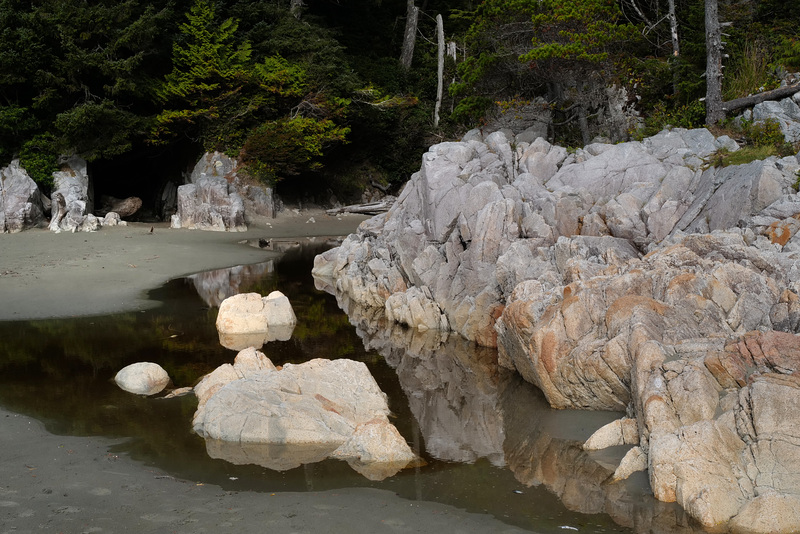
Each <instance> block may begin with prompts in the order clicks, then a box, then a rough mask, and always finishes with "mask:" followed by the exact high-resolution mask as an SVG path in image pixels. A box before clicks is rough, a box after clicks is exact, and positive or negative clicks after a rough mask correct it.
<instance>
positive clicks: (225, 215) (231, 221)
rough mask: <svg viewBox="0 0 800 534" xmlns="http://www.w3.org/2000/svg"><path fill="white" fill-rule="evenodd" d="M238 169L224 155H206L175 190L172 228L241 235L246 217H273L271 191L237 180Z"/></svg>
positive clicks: (234, 161) (247, 181)
mask: <svg viewBox="0 0 800 534" xmlns="http://www.w3.org/2000/svg"><path fill="white" fill-rule="evenodd" d="M237 167H238V163H237V161H236V160H235V159H233V158H230V157H228V156H226V155H225V154H222V153H220V152H206V153H205V154H204V155H203V156H202V157H201V158H200V160H199V161H198V162H197V164H196V165H195V167H194V169H193V170H192V172H191V174H190V176H189V184H186V185H182V186H180V187H179V188H178V191H177V213H176V214H175V215H174V216H173V217H172V226H173V228H199V229H204V230H217V231H222V230H223V229H225V230H229V231H244V230H246V229H247V227H246V219H247V218H248V217H253V216H261V217H274V216H275V199H274V197H273V193H272V189H271V188H269V187H264V186H262V185H259V184H255V183H252V181H251V180H247V179H244V178H243V177H241V176H239V175H238V174H237ZM191 186H193V187H191Z"/></svg>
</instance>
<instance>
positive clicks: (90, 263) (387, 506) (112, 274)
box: [0, 211, 522, 534]
mask: <svg viewBox="0 0 800 534" xmlns="http://www.w3.org/2000/svg"><path fill="white" fill-rule="evenodd" d="M311 217H314V220H315V222H307V221H308V220H309V219H310V218H311ZM364 219H365V217H361V216H355V215H348V216H343V217H339V218H337V217H330V216H327V215H326V214H325V213H324V212H323V211H316V212H308V211H305V212H301V213H299V214H296V213H294V212H292V211H286V212H284V213H283V214H282V215H281V216H279V217H278V218H276V219H271V220H261V221H256V224H255V225H251V227H250V229H249V230H248V231H247V232H244V233H217V232H201V231H191V230H172V229H170V228H168V227H167V226H166V225H164V224H160V225H150V224H131V225H129V226H127V227H117V228H104V229H101V230H100V231H98V232H94V233H76V234H67V233H62V234H53V233H51V232H48V231H47V230H29V231H25V232H22V233H19V234H12V235H2V234H0V320H23V319H38V318H46V317H69V316H77V315H100V314H106V313H112V312H120V311H127V310H135V309H141V308H145V307H149V306H151V305H152V303H150V302H148V301H147V300H145V298H144V295H145V292H146V291H147V290H149V289H153V288H155V287H157V286H159V285H161V284H163V283H164V282H166V281H168V280H170V279H172V278H176V277H179V276H182V275H185V274H190V273H194V272H198V271H203V270H208V269H214V268H222V267H229V266H233V265H239V264H243V263H255V262H260V261H264V260H266V259H268V258H270V257H271V256H272V255H273V254H274V253H272V252H268V251H265V250H261V249H259V248H256V247H252V246H248V245H246V244H241V241H244V240H253V239H259V238H261V239H271V238H281V237H286V238H291V237H308V236H333V235H346V234H348V233H350V232H352V231H354V230H355V229H356V227H357V226H358V224H359V223H360V222H361V221H362V220H364ZM151 227H152V229H153V230H152V232H151V231H150V229H151ZM0 347H1V345H0ZM0 350H2V349H1V348H0ZM114 443H115V442H114V441H112V440H107V439H103V438H87V437H72V436H57V435H53V434H50V433H49V432H47V431H46V430H45V428H44V426H43V425H42V424H41V423H40V422H38V421H36V420H34V419H32V418H30V417H27V416H23V415H18V414H14V413H12V412H9V411H7V410H4V409H2V408H0V534H4V533H6V532H9V533H10V532H14V533H15V534H19V533H24V532H65V533H84V532H85V533H90V532H98V533H114V532H136V533H147V532H153V533H155V532H158V533H163V532H178V533H198V532H215V533H216V532H225V531H233V529H236V531H238V532H276V533H278V532H280V533H292V532H298V533H361V532H364V533H382V532H387V533H388V532H430V533H437V534H438V533H444V532H447V533H456V532H464V533H472V532H474V533H505V532H509V533H510V532H522V531H521V530H519V529H517V528H514V527H510V526H508V525H506V524H503V523H501V522H500V521H498V520H497V519H495V518H493V517H491V516H488V515H479V514H471V513H467V512H465V511H463V510H459V509H457V508H454V507H451V506H446V505H440V504H436V503H429V502H419V501H409V500H406V499H402V498H400V497H398V496H396V495H395V494H394V493H392V492H388V491H383V490H375V489H367V488H363V489H358V488H355V489H353V488H351V489H343V490H337V491H326V492H308V493H289V492H284V493H277V492H276V493H274V494H272V493H260V492H229V491H225V490H223V489H222V488H220V487H218V486H214V485H212V484H202V483H200V482H196V481H191V480H180V479H176V478H174V477H173V476H171V475H170V474H169V473H165V472H161V471H159V470H158V469H155V468H152V467H149V466H146V465H144V464H141V463H139V462H136V461H134V460H132V459H130V458H128V457H127V456H125V455H117V454H114V453H113V452H110V451H111V450H112V448H113V445H114Z"/></svg>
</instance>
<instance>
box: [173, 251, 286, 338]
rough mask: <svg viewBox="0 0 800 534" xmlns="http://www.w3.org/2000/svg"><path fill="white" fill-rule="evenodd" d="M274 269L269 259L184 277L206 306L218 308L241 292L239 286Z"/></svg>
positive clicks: (248, 283)
mask: <svg viewBox="0 0 800 534" xmlns="http://www.w3.org/2000/svg"><path fill="white" fill-rule="evenodd" d="M274 271H275V261H274V260H269V261H265V262H262V263H255V264H252V265H237V266H236V267H230V268H227V269H216V270H214V271H206V272H204V273H198V274H193V275H191V276H187V277H186V278H187V279H189V280H191V281H192V284H194V287H195V289H196V290H197V294H198V295H200V298H202V299H203V301H205V303H206V304H207V305H208V306H210V307H212V308H219V305H220V304H221V303H222V301H223V300H225V299H226V298H228V297H231V296H233V295H238V294H239V293H241V291H240V290H239V288H240V287H242V286H248V285H251V284H253V283H255V282H258V281H260V280H263V279H264V277H265V276H267V275H269V274H271V273H273V272H274ZM290 335H291V333H290ZM276 339H280V338H276ZM228 348H231V347H228Z"/></svg>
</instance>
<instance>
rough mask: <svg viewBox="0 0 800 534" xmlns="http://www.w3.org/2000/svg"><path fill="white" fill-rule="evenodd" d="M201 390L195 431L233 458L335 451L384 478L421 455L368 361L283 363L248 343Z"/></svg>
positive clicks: (282, 459)
mask: <svg viewBox="0 0 800 534" xmlns="http://www.w3.org/2000/svg"><path fill="white" fill-rule="evenodd" d="M248 362H249V363H248ZM195 391H196V393H197V396H198V400H199V403H198V409H197V412H196V413H195V416H194V420H193V425H194V429H195V431H196V432H197V433H198V434H200V435H201V436H203V437H204V438H206V440H207V443H208V451H209V454H211V455H212V456H213V457H218V458H224V459H226V460H228V461H231V462H232V463H255V464H258V465H263V466H265V467H269V468H271V469H277V470H285V469H291V468H294V467H297V466H298V465H301V464H303V463H310V462H316V461H319V460H322V459H324V458H328V457H331V458H337V459H342V460H346V461H348V462H349V463H351V465H352V466H353V467H354V469H356V470H357V471H358V472H360V473H362V474H364V475H365V476H367V477H368V478H371V479H375V480H379V479H381V478H385V477H386V476H391V475H393V474H394V473H396V472H397V471H399V470H400V469H402V468H404V467H406V466H407V465H408V464H409V463H410V462H412V461H413V460H415V458H416V456H415V455H414V453H413V452H412V451H411V449H410V448H409V446H408V444H407V443H406V442H405V440H404V439H403V438H402V436H400V434H399V433H398V432H397V429H396V428H394V426H393V425H392V424H391V423H389V420H388V418H387V416H388V414H389V408H388V405H387V403H386V396H385V395H384V394H383V392H381V390H380V389H379V388H378V385H377V383H376V382H375V380H374V379H373V378H372V375H371V374H370V373H369V370H368V369H367V367H366V365H364V364H363V363H361V362H355V361H352V360H345V359H341V360H321V359H316V360H311V361H309V362H306V363H303V364H299V365H293V364H286V365H285V366H284V367H283V369H281V370H276V369H275V368H274V366H272V364H271V362H269V360H268V359H267V358H266V357H265V356H264V355H263V354H261V353H258V352H256V351H255V350H254V349H248V350H246V351H242V352H241V353H239V355H238V356H237V357H236V362H235V363H234V365H232V366H231V365H225V366H221V367H220V368H218V369H217V370H216V371H214V372H213V373H211V374H210V375H208V376H206V377H205V378H204V379H203V380H202V381H201V382H200V383H199V384H198V385H197V386H196V388H195Z"/></svg>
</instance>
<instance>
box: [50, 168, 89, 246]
mask: <svg viewBox="0 0 800 534" xmlns="http://www.w3.org/2000/svg"><path fill="white" fill-rule="evenodd" d="M51 203H52V205H51V208H50V209H51V215H50V226H49V228H50V230H51V231H53V232H56V233H58V232H93V231H95V230H97V229H98V228H99V227H100V220H99V219H98V218H97V217H95V216H94V215H93V214H92V211H93V209H94V198H93V192H92V188H91V182H90V180H89V173H88V171H87V168H86V161H85V160H84V159H82V158H80V157H78V156H71V157H69V158H67V159H66V160H65V161H64V162H63V163H62V164H61V170H60V171H57V172H54V173H53V193H52V195H51Z"/></svg>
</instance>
